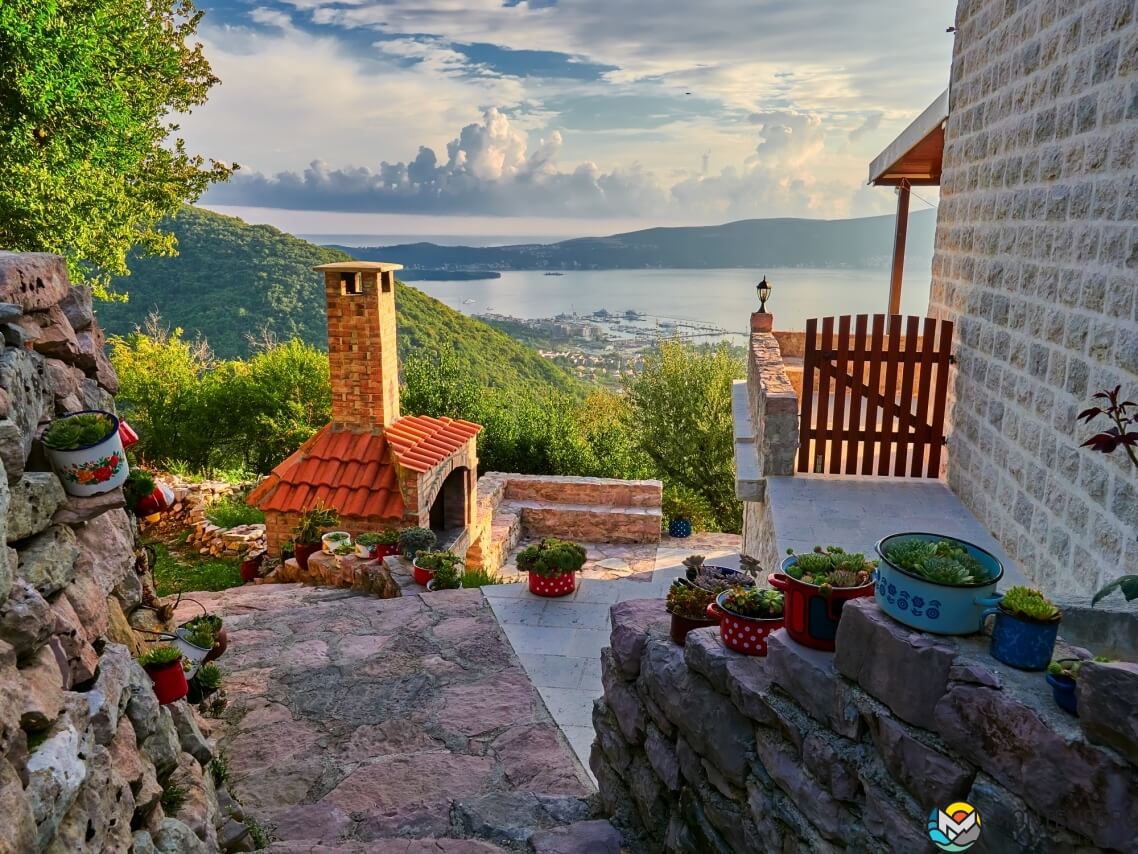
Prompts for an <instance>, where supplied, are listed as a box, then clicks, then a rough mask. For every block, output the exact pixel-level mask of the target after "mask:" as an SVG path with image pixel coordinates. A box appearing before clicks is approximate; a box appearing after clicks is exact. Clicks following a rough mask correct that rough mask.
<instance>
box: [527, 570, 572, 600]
mask: <svg viewBox="0 0 1138 854" xmlns="http://www.w3.org/2000/svg"><path fill="white" fill-rule="evenodd" d="M526 574H527V575H528V576H529V581H528V584H529V592H530V593H533V594H534V595H535V596H546V597H549V598H551V599H553V598H556V597H558V596H568V595H569V594H570V593H572V592H573V591H574V590H576V589H577V573H575V572H564V573H562V574H561V575H551V576H550V577H549V578H542V577H541V576H540V575H538V574H537V573H536V572H528V573H526Z"/></svg>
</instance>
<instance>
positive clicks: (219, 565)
mask: <svg viewBox="0 0 1138 854" xmlns="http://www.w3.org/2000/svg"><path fill="white" fill-rule="evenodd" d="M154 552H155V557H156V559H155V561H154V565H153V566H152V567H151V570H152V572H153V574H154V592H155V593H157V594H158V595H159V596H170V595H171V594H174V593H190V592H193V591H195V590H203V591H204V590H227V589H229V588H230V587H240V586H241V585H242V584H243V583H244V582H243V581H242V580H241V570H240V569H239V568H238V563H237V561H235V560H225V559H224V558H217V557H212V558H205V557H203V558H197V557H194V556H186V557H178V556H175V555H173V554H171V553H170V550H169V549H167V548H166V546H164V545H162V544H161V543H155V545H154Z"/></svg>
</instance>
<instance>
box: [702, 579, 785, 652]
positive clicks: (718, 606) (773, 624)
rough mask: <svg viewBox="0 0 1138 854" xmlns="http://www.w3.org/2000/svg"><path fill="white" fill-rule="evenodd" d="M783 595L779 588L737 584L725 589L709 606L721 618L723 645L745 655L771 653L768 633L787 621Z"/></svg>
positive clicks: (710, 612)
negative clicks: (770, 588)
mask: <svg viewBox="0 0 1138 854" xmlns="http://www.w3.org/2000/svg"><path fill="white" fill-rule="evenodd" d="M783 605H784V599H783V595H782V594H781V593H779V592H778V591H777V590H760V589H758V588H757V587H751V588H746V587H735V588H732V589H731V590H724V591H723V592H722V593H720V594H719V595H718V596H717V597H715V601H714V602H712V603H711V604H710V605H708V606H707V615H708V616H709V617H713V618H715V619H718V620H719V636H720V638H722V639H723V645H724V646H726V647H727V648H728V649H732V650H734V651H735V652H741V653H742V654H743V655H756V656H762V655H766V654H767V635H769V634H770V633H771V632H773V631H774V630H775V629H780V628H782V625H783Z"/></svg>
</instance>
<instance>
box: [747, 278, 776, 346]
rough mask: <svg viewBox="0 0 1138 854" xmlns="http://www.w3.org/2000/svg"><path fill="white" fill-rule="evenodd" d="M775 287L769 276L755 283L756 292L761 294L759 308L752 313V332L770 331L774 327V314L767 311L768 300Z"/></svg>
mask: <svg viewBox="0 0 1138 854" xmlns="http://www.w3.org/2000/svg"><path fill="white" fill-rule="evenodd" d="M773 290H774V288H773V287H772V286H771V284H770V282H768V281H767V277H766V276H765V275H764V276H763V280H762V281H761V282H759V283H758V284H757V285H755V293H757V294H758V295H759V310H758V311H756V312H752V313H751V332H752V333H755V332H770V331H772V330H773V329H774V315H773V314H771V313H770V312H768V311H767V300H769V299H770V298H771V291H773Z"/></svg>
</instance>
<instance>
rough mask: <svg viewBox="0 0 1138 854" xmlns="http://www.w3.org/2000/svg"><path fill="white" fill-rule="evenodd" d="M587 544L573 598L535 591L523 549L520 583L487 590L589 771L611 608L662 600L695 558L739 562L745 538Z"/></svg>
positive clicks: (525, 664) (515, 575)
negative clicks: (531, 589)
mask: <svg viewBox="0 0 1138 854" xmlns="http://www.w3.org/2000/svg"><path fill="white" fill-rule="evenodd" d="M523 545H524V544H523ZM582 545H584V546H585V550H586V552H587V554H588V557H589V560H588V562H587V563H586V564H585V569H584V570H583V572H582V573H581V577H580V578H579V579H578V581H577V589H576V591H575V592H574V593H573V594H572V595H570V596H564V597H561V598H558V599H546V598H542V597H540V596H534V595H533V594H532V593H530V592H529V590H528V588H527V587H526V584H525V574H524V573H518V572H517V564H516V561H515V560H514V557H515V556H516V552H515V555H514V556H511V562H510V564H509V565H508V566H509V567H510V569H512V573H511V572H509V571H507V573H506V577H507V578H515V579H517V581H515V582H514V583H509V584H498V585H494V586H490V587H483V588H482V592H483V593H484V594H485V596H486V599H487V600H488V601H489V602H490V606H491V607H492V608H493V610H494V615H495V617H496V618H497V619H498V622H499V623H500V624H501V626H502V629H503V630H504V631H505V634H506V637H507V638H508V639H509V642H510V644H511V645H512V646H513V648H514V651H515V652H516V653H517V654H518V657H519V658H520V659H521V662H522V666H523V667H524V668H525V670H526V673H527V674H528V675H529V677H530V680H531V681H532V682H533V684H534V685H535V686H536V687H537V690H538V692H539V693H540V694H541V697H542V699H543V700H544V701H545V705H546V707H547V708H548V709H549V712H550V714H551V715H552V716H553V719H554V721H556V722H557V725H558V726H559V727H560V728H561V731H562V732H563V733H564V735H565V737H566V738H567V739H568V741H569V744H570V745H571V746H572V748H573V750H574V752H575V753H576V754H577V757H578V758H579V759H580V760H581V763H582V765H584V766H585V767H586V768H587V767H588V761H589V750H590V748H591V746H592V743H593V738H594V735H593V726H592V708H593V700H594V699H596V698H597V697H599V696H601V693H602V688H601V650H602V649H603V648H604V647H606V646H608V643H609V631H610V625H609V608H610V607H611V606H612V605H613V604H615V603H617V602H623V601H625V600H627V599H650V598H661V599H662V598H663V597H664V596H665V595H667V592H668V587H669V586H670V585H671V583H672V581H673V579H675V578H676V577H678V576H679V575H681V574H682V573H683V572H684V567H683V560H684V558H686V557H688V555H692V554H702V555H704V556H705V557H706V558H707V559H708V561H709V562H711V563H719V564H721V565H731V566H734V565H737V562H738V551H739V547H740V538H739V537H738V536H737V535H735V534H695V535H694V536H692V537H690V538H686V539H677V540H673V539H671V538H670V537H665V538H664V539H662V540H661V541H660V543H659V544H649V545H610V544H604V543H600V544H598V543H583V544H582ZM618 562H619V563H618Z"/></svg>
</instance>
